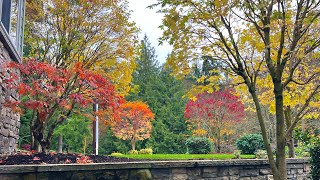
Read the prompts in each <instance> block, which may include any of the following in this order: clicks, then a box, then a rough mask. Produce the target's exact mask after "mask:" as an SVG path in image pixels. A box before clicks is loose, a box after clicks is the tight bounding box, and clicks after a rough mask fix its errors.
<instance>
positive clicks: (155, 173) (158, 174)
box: [151, 169, 171, 179]
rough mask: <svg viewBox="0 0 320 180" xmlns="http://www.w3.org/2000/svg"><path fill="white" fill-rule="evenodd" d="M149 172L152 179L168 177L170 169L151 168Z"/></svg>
mask: <svg viewBox="0 0 320 180" xmlns="http://www.w3.org/2000/svg"><path fill="white" fill-rule="evenodd" d="M151 174H152V178H153V179H170V177H171V170H170V169H152V170H151Z"/></svg>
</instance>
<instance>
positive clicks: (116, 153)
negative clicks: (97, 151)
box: [110, 152, 123, 156]
mask: <svg viewBox="0 0 320 180" xmlns="http://www.w3.org/2000/svg"><path fill="white" fill-rule="evenodd" d="M122 155H123V154H122V153H118V152H114V153H111V155H110V156H122Z"/></svg>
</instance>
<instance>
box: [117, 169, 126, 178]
mask: <svg viewBox="0 0 320 180" xmlns="http://www.w3.org/2000/svg"><path fill="white" fill-rule="evenodd" d="M116 176H117V178H118V179H128V178H129V171H128V170H119V171H116Z"/></svg>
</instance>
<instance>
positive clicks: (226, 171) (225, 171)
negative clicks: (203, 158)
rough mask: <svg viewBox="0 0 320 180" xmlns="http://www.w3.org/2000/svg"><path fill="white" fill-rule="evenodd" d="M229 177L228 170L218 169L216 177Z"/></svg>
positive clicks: (224, 168) (225, 168)
mask: <svg viewBox="0 0 320 180" xmlns="http://www.w3.org/2000/svg"><path fill="white" fill-rule="evenodd" d="M228 175H229V168H227V167H220V168H218V177H224V176H228Z"/></svg>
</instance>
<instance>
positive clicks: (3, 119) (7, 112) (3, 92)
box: [0, 41, 20, 154]
mask: <svg viewBox="0 0 320 180" xmlns="http://www.w3.org/2000/svg"><path fill="white" fill-rule="evenodd" d="M10 61H13V59H12V58H11V57H10V56H9V53H8V51H7V50H6V48H5V47H4V45H3V43H2V42H1V41H0V154H13V153H14V152H16V150H17V143H18V138H19V128H20V116H19V114H18V113H15V112H13V111H12V110H11V109H10V108H8V107H5V106H4V103H5V102H6V99H12V98H13V99H18V98H19V96H18V95H17V93H16V92H14V91H12V90H11V89H10V88H8V87H7V86H6V85H5V84H4V82H3V80H4V79H5V78H6V77H7V76H8V75H9V73H10V71H9V70H8V69H6V68H4V65H5V64H6V63H7V62H10ZM16 82H18V79H17V81H16Z"/></svg>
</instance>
